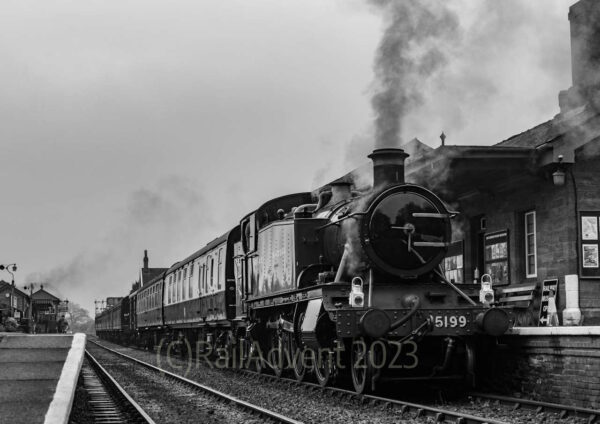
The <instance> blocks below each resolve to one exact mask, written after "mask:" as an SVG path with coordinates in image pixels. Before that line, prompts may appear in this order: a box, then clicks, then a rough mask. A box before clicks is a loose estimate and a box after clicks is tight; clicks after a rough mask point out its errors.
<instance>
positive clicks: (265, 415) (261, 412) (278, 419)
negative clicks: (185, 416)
mask: <svg viewBox="0 0 600 424" xmlns="http://www.w3.org/2000/svg"><path fill="white" fill-rule="evenodd" d="M88 342H90V343H93V344H94V345H96V346H98V347H100V348H102V349H104V350H106V351H108V352H110V353H112V354H114V355H116V356H118V357H119V358H122V359H125V360H126V361H128V362H131V363H135V364H137V365H140V366H142V367H143V368H145V369H147V370H150V371H152V372H155V373H159V374H160V375H162V376H165V377H168V378H170V379H172V380H173V381H175V382H177V383H178V384H181V385H184V386H186V387H188V388H191V389H192V390H194V391H199V392H201V393H203V394H205V395H207V396H210V397H211V398H213V399H216V400H219V401H221V402H224V403H225V404H227V405H234V406H235V407H237V408H238V409H240V410H242V411H245V412H247V413H249V414H250V415H252V416H254V417H257V418H258V419H260V421H261V422H270V423H282V424H302V422H301V421H297V420H295V419H292V418H289V417H286V416H284V415H282V414H279V413H277V412H274V411H270V410H268V409H266V408H262V407H260V406H258V405H254V404H252V403H250V402H246V401H244V400H241V399H237V398H235V397H233V396H230V395H228V394H226V393H223V392H220V391H218V390H214V389H212V388H210V387H208V386H205V385H203V384H199V383H197V382H195V381H192V380H190V379H187V378H185V377H182V376H180V375H178V374H175V373H172V372H170V371H167V370H165V369H163V368H159V367H156V366H154V365H152V364H149V363H148V362H144V361H141V360H139V359H137V358H133V357H131V356H129V355H126V354H124V353H121V352H118V351H116V350H114V349H110V348H109V347H106V346H103V345H102V344H100V343H97V342H95V341H93V340H88Z"/></svg>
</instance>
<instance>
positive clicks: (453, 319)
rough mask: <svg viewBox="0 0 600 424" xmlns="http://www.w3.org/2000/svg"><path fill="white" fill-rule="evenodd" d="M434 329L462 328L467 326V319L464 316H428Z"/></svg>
mask: <svg viewBox="0 0 600 424" xmlns="http://www.w3.org/2000/svg"><path fill="white" fill-rule="evenodd" d="M430 317H431V319H432V320H433V324H434V325H435V328H456V327H459V328H463V327H466V326H467V322H468V321H467V317H466V316H464V315H458V316H457V315H450V316H448V315H435V316H434V315H430Z"/></svg>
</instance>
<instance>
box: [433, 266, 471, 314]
mask: <svg viewBox="0 0 600 424" xmlns="http://www.w3.org/2000/svg"><path fill="white" fill-rule="evenodd" d="M434 272H435V273H436V274H437V275H438V277H440V278H441V279H442V281H444V282H445V283H446V284H448V285H449V286H450V287H452V288H453V289H454V291H456V292H457V293H458V294H459V295H460V296H462V297H463V298H464V299H465V300H466V301H467V302H469V303H470V304H471V305H472V306H478V305H477V302H475V301H474V300H473V299H471V298H470V297H469V296H468V295H467V294H466V293H465V292H463V291H462V290H461V289H459V288H458V287H456V285H454V284H453V283H452V282H451V281H448V279H447V278H446V277H445V276H444V274H443V273H442V272H440V270H439V269H435V270H434ZM482 306H483V305H482Z"/></svg>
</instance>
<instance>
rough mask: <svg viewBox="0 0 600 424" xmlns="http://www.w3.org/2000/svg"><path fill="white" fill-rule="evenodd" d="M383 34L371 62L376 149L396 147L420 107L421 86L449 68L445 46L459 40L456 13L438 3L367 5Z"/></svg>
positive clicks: (393, 0) (398, 0)
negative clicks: (407, 120)
mask: <svg viewBox="0 0 600 424" xmlns="http://www.w3.org/2000/svg"><path fill="white" fill-rule="evenodd" d="M370 3H371V4H372V5H374V6H375V7H377V8H378V9H379V10H380V11H381V12H382V13H383V17H384V21H385V25H386V28H385V30H384V33H383V38H382V40H381V42H380V44H379V47H378V50H377V54H376V58H375V64H374V68H375V82H374V89H375V93H374V95H373V97H372V99H371V104H372V107H373V110H374V112H375V146H376V147H377V148H381V147H394V146H398V145H399V144H400V139H401V137H402V136H403V134H402V130H403V127H402V122H403V119H404V118H405V117H406V116H407V115H408V114H410V112H411V110H412V109H413V108H415V107H418V106H419V105H421V104H422V102H423V98H424V97H423V90H424V84H425V83H426V81H427V79H428V78H429V77H431V76H432V75H433V74H435V73H436V72H438V71H439V70H440V69H441V68H442V67H443V66H444V65H445V64H446V62H447V60H446V54H445V53H444V47H443V45H444V43H445V42H447V41H449V40H451V39H455V38H457V37H458V35H459V32H460V31H459V28H460V27H459V22H458V17H457V16H456V14H455V13H453V12H452V11H450V10H449V9H448V8H447V7H446V6H445V5H444V2H442V1H438V0H370Z"/></svg>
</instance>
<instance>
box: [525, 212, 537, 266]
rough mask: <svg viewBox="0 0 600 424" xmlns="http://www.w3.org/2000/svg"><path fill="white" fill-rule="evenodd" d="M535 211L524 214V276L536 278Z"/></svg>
mask: <svg viewBox="0 0 600 424" xmlns="http://www.w3.org/2000/svg"><path fill="white" fill-rule="evenodd" d="M535 234H536V228H535V211H531V212H527V213H525V274H526V275H527V278H531V277H537V254H536V250H537V249H536V247H537V244H536V239H535V237H536V235H535Z"/></svg>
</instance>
